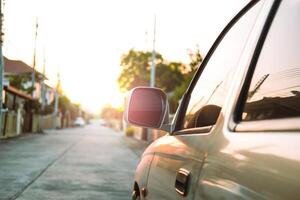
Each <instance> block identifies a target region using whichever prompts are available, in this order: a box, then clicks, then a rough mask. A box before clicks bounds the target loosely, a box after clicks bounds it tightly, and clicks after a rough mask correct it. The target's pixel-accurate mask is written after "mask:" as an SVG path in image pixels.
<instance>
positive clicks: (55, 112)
mask: <svg viewBox="0 0 300 200" xmlns="http://www.w3.org/2000/svg"><path fill="white" fill-rule="evenodd" d="M58 90H60V74H59V73H57V85H56V89H55V93H54V98H55V99H54V111H53V126H54V128H57V125H58V124H57V114H58V103H59V93H58V92H59V91H58Z"/></svg>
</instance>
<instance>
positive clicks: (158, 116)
mask: <svg viewBox="0 0 300 200" xmlns="http://www.w3.org/2000/svg"><path fill="white" fill-rule="evenodd" d="M164 100H165V98H164V95H163V93H162V92H161V91H160V90H156V89H151V88H147V89H145V88H139V89H136V90H135V91H134V92H133V94H132V96H131V99H130V105H129V110H128V111H129V112H128V119H129V121H130V122H131V123H135V124H136V125H140V126H147V127H153V128H158V127H159V126H160V125H161V122H162V120H163V115H164V111H165V110H164V109H165V108H164V107H165V106H164Z"/></svg>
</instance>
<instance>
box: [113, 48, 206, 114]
mask: <svg viewBox="0 0 300 200" xmlns="http://www.w3.org/2000/svg"><path fill="white" fill-rule="evenodd" d="M151 56H152V52H143V51H136V50H133V49H131V50H130V51H129V52H128V53H127V54H125V55H123V56H122V58H121V68H122V69H121V70H122V71H121V73H120V75H119V78H118V83H119V87H120V89H121V91H123V92H125V91H128V90H131V89H132V88H134V87H137V86H149V82H150V69H151ZM190 57H191V62H190V64H189V65H187V66H186V65H184V64H182V63H180V62H168V61H166V60H164V59H163V57H162V55H161V54H159V53H156V63H155V64H156V76H155V86H156V87H158V88H161V89H162V90H163V91H164V92H166V93H167V94H168V96H169V97H170V98H169V99H170V101H169V103H170V112H171V113H174V112H175V111H176V109H177V106H178V102H179V100H180V98H181V96H182V94H183V93H184V91H185V90H186V88H187V87H188V85H189V83H190V81H191V79H192V77H193V75H194V73H195V71H196V70H197V67H198V65H199V63H200V62H202V56H201V55H200V52H199V49H197V51H196V52H195V53H193V54H191V55H190Z"/></svg>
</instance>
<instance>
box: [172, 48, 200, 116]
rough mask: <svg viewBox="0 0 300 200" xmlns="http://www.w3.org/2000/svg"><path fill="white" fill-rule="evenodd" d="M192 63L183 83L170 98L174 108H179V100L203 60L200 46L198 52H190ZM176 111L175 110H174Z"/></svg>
mask: <svg viewBox="0 0 300 200" xmlns="http://www.w3.org/2000/svg"><path fill="white" fill-rule="evenodd" d="M190 59H191V61H190V63H189V65H188V67H187V68H188V69H187V71H186V72H185V73H184V80H183V81H182V83H181V85H180V86H178V87H176V88H175V90H174V93H173V95H172V97H171V99H170V102H171V103H172V104H173V106H172V107H173V108H174V107H175V108H177V107H178V104H179V101H180V99H181V97H182V95H183V94H184V92H185V91H186V90H187V88H188V86H189V84H190V82H191V81H192V79H193V77H194V75H195V73H196V71H197V69H198V67H199V65H200V63H201V62H202V60H203V58H202V56H201V54H200V51H199V48H197V50H196V52H194V53H191V54H190ZM173 112H175V110H173Z"/></svg>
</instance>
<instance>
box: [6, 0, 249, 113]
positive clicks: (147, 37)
mask: <svg viewBox="0 0 300 200" xmlns="http://www.w3.org/2000/svg"><path fill="white" fill-rule="evenodd" d="M230 2H231V3H230ZM237 2H240V3H237ZM244 3H245V2H244V1H237V0H231V1H226V2H220V1H216V0H215V1H202V0H189V1H171V0H167V1H158V0H155V1H151V2H149V1H146V0H142V1H139V0H128V1H123V0H113V1H95V0H89V1H84V2H83V1H73V0H65V1H59V0H51V1H50V0H42V1H38V0H28V1H18V0H10V1H6V4H5V8H4V14H5V17H4V20H5V21H4V22H5V30H4V32H5V40H4V53H5V56H7V57H10V58H14V59H20V60H23V61H25V62H26V63H28V64H29V65H31V64H32V60H33V46H34V30H35V22H36V19H38V23H39V29H38V39H37V69H38V70H39V71H42V66H43V62H44V58H45V60H46V75H47V77H48V78H49V81H48V83H49V84H50V85H52V86H55V84H56V81H57V74H58V73H59V74H60V76H61V85H62V89H63V90H64V91H65V93H66V94H67V95H69V97H70V98H71V99H72V101H74V102H78V103H80V104H81V105H82V106H83V107H85V108H87V109H88V110H90V111H98V110H99V109H100V108H101V107H102V106H104V105H105V104H111V105H113V106H115V107H119V106H120V105H121V104H122V103H123V96H124V94H121V93H120V92H119V89H118V85H117V78H118V75H119V73H120V58H121V56H122V54H125V53H126V52H128V50H129V49H131V48H135V49H138V50H148V51H151V49H152V38H153V34H152V32H153V18H154V15H156V17H157V36H156V38H157V43H156V50H157V51H158V52H160V53H161V54H162V55H163V56H164V57H165V58H166V59H169V60H174V61H181V62H188V58H189V57H188V54H187V49H192V48H195V47H196V45H199V47H200V50H201V52H202V53H204V54H205V52H206V51H207V50H208V48H209V46H210V45H211V43H212V41H213V39H214V38H215V37H216V35H217V34H218V33H219V32H220V30H221V28H222V27H223V26H224V24H225V23H226V22H227V21H228V20H229V19H230V17H231V16H232V10H238V9H239V8H240V7H241V4H244ZM116 5H117V6H116ZM145 5H147V6H145ZM204 5H205V6H204ZM230 6H231V7H230ZM24 8H26V9H24ZM226 8H230V10H228V9H226ZM207 10H214V11H215V12H213V13H208V12H207ZM216 15H217V16H216ZM204 16H206V18H209V19H210V21H209V22H208V21H205V20H204ZM220 19H221V20H220ZM224 19H226V20H225V21H224ZM20 33H22V34H20ZM146 33H147V34H146Z"/></svg>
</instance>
